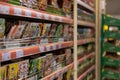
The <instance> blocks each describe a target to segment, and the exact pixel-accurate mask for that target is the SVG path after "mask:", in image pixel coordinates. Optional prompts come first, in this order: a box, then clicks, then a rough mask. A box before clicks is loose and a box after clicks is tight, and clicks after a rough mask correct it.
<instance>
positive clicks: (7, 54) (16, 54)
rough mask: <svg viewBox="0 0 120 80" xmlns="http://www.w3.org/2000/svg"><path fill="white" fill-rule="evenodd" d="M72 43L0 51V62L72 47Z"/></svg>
mask: <svg viewBox="0 0 120 80" xmlns="http://www.w3.org/2000/svg"><path fill="white" fill-rule="evenodd" d="M72 45H73V41H68V42H60V43H51V44H47V45H36V46H30V47H25V48H19V49H14V50H3V51H2V50H1V51H0V62H3V61H8V60H12V59H17V58H21V57H26V56H30V55H35V54H40V53H43V52H48V51H53V50H57V49H62V48H67V47H72Z"/></svg>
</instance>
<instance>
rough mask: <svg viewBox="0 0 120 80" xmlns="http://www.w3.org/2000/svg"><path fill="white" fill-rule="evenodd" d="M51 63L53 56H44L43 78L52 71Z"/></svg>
mask: <svg viewBox="0 0 120 80" xmlns="http://www.w3.org/2000/svg"><path fill="white" fill-rule="evenodd" d="M52 62H53V54H52V53H51V54H47V55H46V62H45V76H47V75H49V74H51V73H52V71H53V66H52Z"/></svg>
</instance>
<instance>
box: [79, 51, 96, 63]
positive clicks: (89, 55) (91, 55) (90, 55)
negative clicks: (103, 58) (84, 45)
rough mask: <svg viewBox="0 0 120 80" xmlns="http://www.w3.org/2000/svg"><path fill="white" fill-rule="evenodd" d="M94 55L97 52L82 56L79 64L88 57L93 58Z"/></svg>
mask: <svg viewBox="0 0 120 80" xmlns="http://www.w3.org/2000/svg"><path fill="white" fill-rule="evenodd" d="M93 56H95V52H92V53H89V54H88V55H86V56H84V57H82V58H80V59H79V60H78V64H80V63H82V62H83V61H85V60H86V59H88V58H91V57H93Z"/></svg>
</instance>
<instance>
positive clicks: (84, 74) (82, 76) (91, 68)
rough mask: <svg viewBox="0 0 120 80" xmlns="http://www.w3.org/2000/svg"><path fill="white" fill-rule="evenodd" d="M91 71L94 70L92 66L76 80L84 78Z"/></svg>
mask: <svg viewBox="0 0 120 80" xmlns="http://www.w3.org/2000/svg"><path fill="white" fill-rule="evenodd" d="M93 69H95V65H93V66H92V67H90V68H89V69H88V70H87V71H85V72H84V73H83V74H82V75H81V76H80V77H79V78H78V80H82V78H84V77H85V76H86V75H87V74H88V73H89V72H91V71H92V70H93Z"/></svg>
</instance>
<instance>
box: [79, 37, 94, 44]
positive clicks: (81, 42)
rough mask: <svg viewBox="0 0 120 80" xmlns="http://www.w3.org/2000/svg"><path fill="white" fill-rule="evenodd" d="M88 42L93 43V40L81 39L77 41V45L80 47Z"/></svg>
mask: <svg viewBox="0 0 120 80" xmlns="http://www.w3.org/2000/svg"><path fill="white" fill-rule="evenodd" d="M90 42H95V38H88V39H81V40H78V42H77V44H78V45H82V44H86V43H90Z"/></svg>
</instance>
